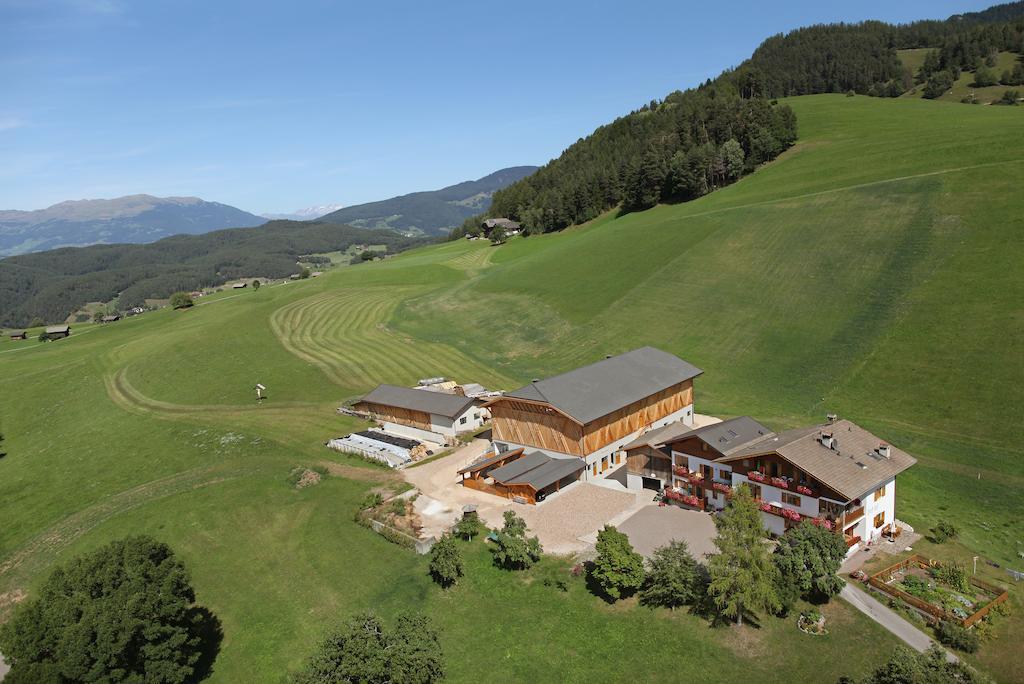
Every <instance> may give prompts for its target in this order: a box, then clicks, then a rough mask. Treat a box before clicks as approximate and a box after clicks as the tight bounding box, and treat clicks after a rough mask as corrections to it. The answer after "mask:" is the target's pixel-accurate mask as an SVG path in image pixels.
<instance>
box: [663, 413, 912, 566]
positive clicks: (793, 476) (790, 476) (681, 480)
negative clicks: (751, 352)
mask: <svg viewBox="0 0 1024 684" xmlns="http://www.w3.org/2000/svg"><path fill="white" fill-rule="evenodd" d="M659 446H660V447H662V448H663V449H664V450H667V452H668V453H669V454H670V459H671V467H672V476H673V477H672V480H673V486H672V488H671V490H670V491H669V492H668V495H669V498H670V499H672V498H676V499H678V500H681V501H683V502H684V503H687V504H689V505H691V506H694V507H697V508H700V509H711V510H717V509H722V508H724V507H725V505H726V502H727V500H728V498H729V496H731V493H732V489H733V488H734V487H738V486H740V485H742V484H746V485H748V486H749V487H750V489H751V491H752V493H753V494H754V497H755V498H756V499H757V500H758V501H759V502H760V505H761V517H762V520H763V521H764V524H765V527H767V528H768V530H769V531H771V532H772V533H773V534H777V535H781V534H783V533H784V532H785V530H786V529H787V528H788V527H791V526H792V525H795V524H799V523H800V522H801V521H802V520H803V519H805V518H806V519H810V520H814V521H815V522H816V523H817V524H821V525H823V526H825V527H829V528H832V527H838V528H839V529H841V530H842V531H843V535H844V537H845V539H846V542H847V546H848V547H849V548H850V552H851V553H852V552H853V551H855V550H856V549H857V548H858V547H859V545H860V544H861V542H863V541H869V540H875V539H877V538H879V537H880V536H882V535H883V534H888V535H895V534H898V533H899V532H898V529H897V527H896V524H895V519H896V510H895V509H896V476H897V475H898V474H899V473H901V472H903V471H904V470H906V469H907V468H909V467H910V466H912V465H914V463H916V462H917V461H916V460H915V459H914V458H913V457H912V456H910V455H909V454H907V453H906V452H904V451H901V450H899V449H896V448H895V447H893V446H891V445H889V444H887V443H885V442H883V441H882V440H880V439H879V438H878V437H876V436H874V435H873V434H871V433H870V432H868V431H867V430H865V429H864V428H862V427H860V426H859V425H856V424H855V423H853V422H851V421H849V420H837V421H829V422H827V423H826V424H823V425H817V426H813V427H807V428H800V429H796V430H788V431H786V432H781V433H779V434H775V433H773V432H770V431H768V429H767V428H765V427H764V426H763V425H761V424H760V423H758V422H757V421H755V420H753V419H752V418H748V417H743V418H736V419H733V420H730V421H725V422H723V423H718V424H715V425H711V426H707V427H704V428H701V429H699V430H694V431H691V432H689V433H683V434H679V435H671V436H669V437H668V438H667V439H665V440H663V443H662V444H661V445H659ZM663 453H664V452H663Z"/></svg>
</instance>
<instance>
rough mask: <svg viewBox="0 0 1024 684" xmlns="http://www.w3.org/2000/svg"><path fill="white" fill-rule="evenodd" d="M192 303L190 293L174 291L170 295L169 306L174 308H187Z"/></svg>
mask: <svg viewBox="0 0 1024 684" xmlns="http://www.w3.org/2000/svg"><path fill="white" fill-rule="evenodd" d="M193 304H194V302H193V301H192V295H190V294H189V293H188V292H175V293H174V294H172V295H171V307H172V308H174V309H187V308H188V307H190V306H192V305H193Z"/></svg>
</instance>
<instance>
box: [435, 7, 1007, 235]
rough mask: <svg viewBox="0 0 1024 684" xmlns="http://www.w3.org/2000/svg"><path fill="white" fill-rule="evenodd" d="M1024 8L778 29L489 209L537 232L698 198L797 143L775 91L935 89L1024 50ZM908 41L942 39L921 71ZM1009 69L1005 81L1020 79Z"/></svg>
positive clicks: (461, 231) (503, 194)
mask: <svg viewBox="0 0 1024 684" xmlns="http://www.w3.org/2000/svg"><path fill="white" fill-rule="evenodd" d="M1022 17H1024V2H1014V3H1007V4H1004V5H997V6H994V7H991V8H989V9H987V10H985V11H982V12H974V13H969V14H959V15H954V16H952V17H950V18H949V19H946V20H944V21H933V20H928V21H919V22H913V23H910V24H902V25H892V24H886V23H883V22H879V21H867V22H862V23H857V24H829V25H818V26H810V27H807V28H801V29H797V30H795V31H792V32H790V33H787V34H784V35H783V34H779V35H776V36H772V37H770V38H768V39H767V40H765V41H764V43H762V44H761V45H760V46H759V47H758V48H757V49H756V50H755V51H754V53H753V54H752V55H751V57H750V59H748V60H746V61H745V62H743V63H742V64H741V65H740V66H738V67H736V68H735V69H730V70H728V71H726V72H724V73H722V74H721V75H720V76H718V78H716V79H714V80H708V81H707V82H705V83H703V84H702V85H700V86H698V87H696V88H693V89H690V90H687V91H684V92H680V91H676V92H674V93H671V94H670V95H668V96H667V97H666V98H665V99H664V100H661V101H657V100H655V101H652V102H650V103H649V104H647V105H644V106H643V107H641V108H639V109H637V110H635V111H633V112H631V113H630V114H628V115H626V116H623V117H621V118H619V119H616V120H615V121H614V122H612V123H610V124H607V125H605V126H602V127H600V128H598V129H597V130H596V131H594V132H593V133H592V134H591V135H589V136H588V137H586V138H583V139H580V140H579V141H577V142H576V143H575V144H573V145H571V146H570V147H569V148H568V149H566V150H565V151H564V152H563V153H562V155H561V156H559V157H558V158H557V159H554V160H552V161H551V162H549V163H548V164H546V165H545V166H543V167H541V168H540V169H539V170H538V171H537V172H536V173H535V174H533V175H531V176H529V177H527V178H525V179H523V180H521V181H519V182H518V183H514V184H512V185H510V186H509V187H507V188H505V189H504V190H499V191H498V192H496V193H495V195H494V200H493V202H492V204H491V208H490V210H489V211H488V212H487V214H486V215H487V216H492V217H498V216H507V217H509V218H512V219H514V220H516V221H519V222H520V223H521V224H522V225H523V229H524V232H525V233H526V234H530V233H539V232H548V231H556V230H561V229H563V228H565V227H567V226H570V225H573V224H578V223H582V222H585V221H588V220H590V219H593V218H595V217H596V216H598V215H599V214H601V213H602V212H604V211H607V210H609V209H612V208H614V207H621V208H622V209H623V210H625V211H631V210H639V209H646V208H649V207H651V206H654V205H655V204H657V203H659V202H674V201H685V200H688V199H693V198H695V197H699V196H701V195H704V194H706V193H708V192H711V191H713V190H714V189H715V188H718V187H721V186H722V185H725V184H728V183H731V182H733V181H735V180H736V179H737V178H739V177H740V176H741V175H743V174H746V173H750V172H751V171H753V170H754V169H756V168H757V166H758V165H760V164H762V163H764V162H767V161H770V160H772V159H774V158H775V157H776V156H778V154H780V153H781V152H782V151H783V150H785V149H786V148H787V147H789V146H790V145H792V143H793V142H794V141H795V139H796V133H797V121H796V117H795V116H794V114H793V113H792V111H791V110H790V109H789V108H788V107H786V106H785V105H780V104H777V103H776V102H775V99H776V98H780V97H787V96H793V95H809V94H816V93H830V92H834V93H858V94H864V95H873V96H883V97H886V96H888V97H895V96H897V95H900V94H902V93H904V92H906V91H907V90H908V89H909V88H911V87H912V86H913V85H914V83H915V82H917V83H920V84H925V96H926V97H930V96H932V97H937V95H936V94H934V93H935V92H936V89H937V88H939V87H941V86H942V85H943V84H944V83H945V79H947V77H948V75H949V74H950V73H952V72H953V71H955V72H956V75H957V76H959V71H960V70H962V69H976V68H979V66H980V65H983V64H984V63H985V60H989V61H991V59H992V55H993V54H994V53H997V52H999V51H1013V52H1018V53H1020V52H1024V18H1022ZM907 48H934V52H933V53H930V54H929V56H928V59H927V60H926V62H925V65H924V66H923V67H922V69H921V70H920V71H919V72H918V73H916V74H915V73H910V71H909V70H907V69H906V68H905V67H903V65H902V64H901V62H900V59H899V56H898V54H897V50H900V49H907ZM1004 76H1005V78H1008V79H1009V80H1008V81H1006V80H1004V81H1003V82H1006V83H1011V82H1012V81H1013V79H1014V78H1015V76H1014V74H1013V73H1010V74H1008V75H1004ZM936 79H940V80H942V83H934V81H935V80H936ZM929 83H931V89H929ZM944 91H945V90H942V91H941V92H944ZM940 94H941V93H940ZM479 225H480V221H479V217H475V218H472V219H468V220H467V221H466V222H465V223H464V224H463V225H462V226H461V227H460V228H458V229H456V230H455V231H453V232H452V234H451V237H452V238H458V237H461V236H463V235H465V234H467V233H475V232H478V231H479V230H480V229H479Z"/></svg>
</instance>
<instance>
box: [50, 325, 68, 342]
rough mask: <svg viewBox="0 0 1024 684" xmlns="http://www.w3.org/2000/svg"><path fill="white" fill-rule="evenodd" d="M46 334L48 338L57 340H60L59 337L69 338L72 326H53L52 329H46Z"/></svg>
mask: <svg viewBox="0 0 1024 684" xmlns="http://www.w3.org/2000/svg"><path fill="white" fill-rule="evenodd" d="M46 334H47V336H49V337H50V339H55V338H58V337H67V336H68V335H70V334H71V326H70V325H51V326H50V327H48V328H47V329H46Z"/></svg>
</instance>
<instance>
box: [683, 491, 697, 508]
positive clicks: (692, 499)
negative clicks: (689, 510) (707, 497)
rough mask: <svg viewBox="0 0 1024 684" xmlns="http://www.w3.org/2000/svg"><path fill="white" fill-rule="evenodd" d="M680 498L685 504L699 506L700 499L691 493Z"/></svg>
mask: <svg viewBox="0 0 1024 684" xmlns="http://www.w3.org/2000/svg"><path fill="white" fill-rule="evenodd" d="M680 500H681V501H682V502H683V503H684V504H686V505H687V506H693V507H694V508H700V499H698V498H697V497H696V496H694V495H692V494H687V495H686V496H684V497H683V498H682V499H680Z"/></svg>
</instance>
